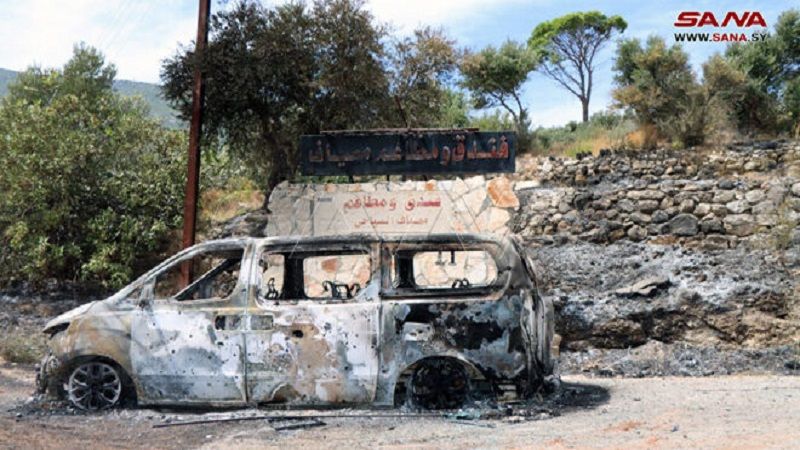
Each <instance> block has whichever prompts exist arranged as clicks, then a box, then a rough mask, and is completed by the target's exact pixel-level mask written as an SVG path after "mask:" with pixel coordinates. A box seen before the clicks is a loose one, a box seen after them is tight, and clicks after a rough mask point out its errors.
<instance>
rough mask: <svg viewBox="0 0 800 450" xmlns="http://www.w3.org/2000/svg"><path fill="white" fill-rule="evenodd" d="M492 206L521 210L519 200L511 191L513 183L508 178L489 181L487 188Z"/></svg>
mask: <svg viewBox="0 0 800 450" xmlns="http://www.w3.org/2000/svg"><path fill="white" fill-rule="evenodd" d="M486 190H487V191H488V193H489V198H491V199H492V204H494V206H496V207H498V208H515V209H516V208H519V199H518V198H517V196H516V195H515V194H514V190H513V189H511V182H510V181H509V180H508V178H506V177H499V178H494V179H492V180H489V183H488V184H487V186H486Z"/></svg>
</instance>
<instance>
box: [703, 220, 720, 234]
mask: <svg viewBox="0 0 800 450" xmlns="http://www.w3.org/2000/svg"><path fill="white" fill-rule="evenodd" d="M700 230H702V231H703V233H706V234H709V233H724V232H725V226H724V225H723V224H722V221H721V220H719V219H716V218H714V219H704V220H703V221H701V222H700Z"/></svg>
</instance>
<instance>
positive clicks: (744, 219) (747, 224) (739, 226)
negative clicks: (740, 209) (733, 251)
mask: <svg viewBox="0 0 800 450" xmlns="http://www.w3.org/2000/svg"><path fill="white" fill-rule="evenodd" d="M724 223H725V231H726V232H727V233H728V234H732V235H734V236H739V237H743V236H749V235H751V234H753V233H754V232H755V231H756V224H755V222H754V221H753V217H752V216H751V215H749V214H731V215H728V216H725V219H724Z"/></svg>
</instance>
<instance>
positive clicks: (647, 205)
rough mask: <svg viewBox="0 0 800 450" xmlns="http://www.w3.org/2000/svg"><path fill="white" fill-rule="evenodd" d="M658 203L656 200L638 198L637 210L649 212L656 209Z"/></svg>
mask: <svg viewBox="0 0 800 450" xmlns="http://www.w3.org/2000/svg"><path fill="white" fill-rule="evenodd" d="M658 206H659V203H658V201H656V200H639V202H638V207H639V211H641V212H643V213H648V214H649V213H651V212H653V211H655V210H657V209H658Z"/></svg>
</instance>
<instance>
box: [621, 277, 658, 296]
mask: <svg viewBox="0 0 800 450" xmlns="http://www.w3.org/2000/svg"><path fill="white" fill-rule="evenodd" d="M670 284H671V282H670V281H669V278H667V277H662V276H653V277H647V278H644V279H642V280H639V281H637V282H636V283H634V284H632V285H630V286H626V287H624V288H620V289H617V290H616V291H614V293H616V294H617V295H619V296H621V297H636V296H641V297H650V296H652V295H654V294H655V293H656V292H657V291H658V290H659V289H662V288H665V287H668V286H669V285H670Z"/></svg>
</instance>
